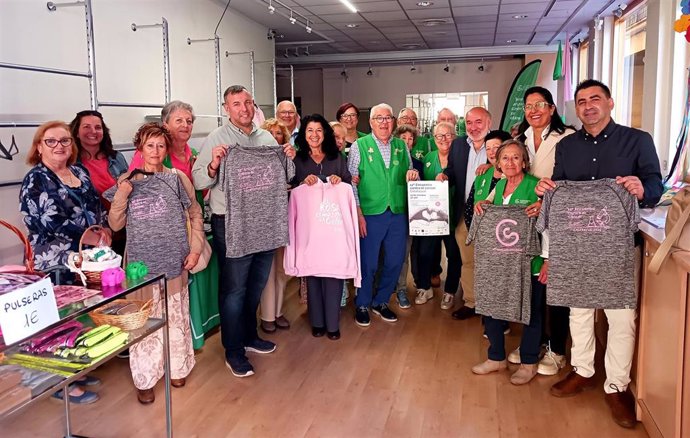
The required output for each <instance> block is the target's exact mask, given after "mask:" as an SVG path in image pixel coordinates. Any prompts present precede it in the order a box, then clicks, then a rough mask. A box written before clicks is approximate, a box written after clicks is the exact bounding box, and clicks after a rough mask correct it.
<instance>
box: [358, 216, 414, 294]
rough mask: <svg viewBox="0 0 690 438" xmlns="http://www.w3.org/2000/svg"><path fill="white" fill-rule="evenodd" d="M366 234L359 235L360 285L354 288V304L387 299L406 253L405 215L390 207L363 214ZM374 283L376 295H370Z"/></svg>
mask: <svg viewBox="0 0 690 438" xmlns="http://www.w3.org/2000/svg"><path fill="white" fill-rule="evenodd" d="M365 219H366V221H367V237H364V238H363V239H360V241H359V242H360V245H359V247H360V253H361V265H362V287H361V288H359V290H358V291H357V298H355V305H356V306H357V307H368V306H370V305H372V306H378V305H380V304H383V303H388V300H389V299H390V297H391V294H392V293H393V291H394V290H395V286H396V285H397V283H398V276H399V275H400V270H401V269H402V264H403V260H404V258H405V257H406V256H407V254H405V250H406V248H407V215H406V214H404V213H401V214H394V213H392V212H391V211H390V210H386V211H385V212H383V213H381V214H377V215H369V216H365ZM382 249H383V269H382V270H381V277H380V279H379V281H378V284H377V285H376V286H374V277H375V275H376V270H377V268H378V266H379V255H380V253H381V250H382ZM374 287H376V295H375V296H374Z"/></svg>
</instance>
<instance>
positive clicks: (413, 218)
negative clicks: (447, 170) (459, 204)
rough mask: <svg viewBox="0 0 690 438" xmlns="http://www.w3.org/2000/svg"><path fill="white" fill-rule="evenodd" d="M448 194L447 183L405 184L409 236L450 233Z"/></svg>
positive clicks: (412, 182) (413, 182) (414, 182)
mask: <svg viewBox="0 0 690 438" xmlns="http://www.w3.org/2000/svg"><path fill="white" fill-rule="evenodd" d="M448 193H449V191H448V181H410V182H408V183H407V207H408V212H409V213H408V214H409V220H410V236H446V235H448V234H449V233H450V217H449V216H450V208H449V200H448Z"/></svg>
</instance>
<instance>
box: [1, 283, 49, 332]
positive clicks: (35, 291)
mask: <svg viewBox="0 0 690 438" xmlns="http://www.w3.org/2000/svg"><path fill="white" fill-rule="evenodd" d="M59 320H60V315H59V314H58V308H57V302H56V301H55V293H54V292H53V284H52V283H51V282H50V278H44V279H43V280H41V281H38V282H36V283H34V284H32V285H30V286H27V287H24V288H21V289H17V290H14V291H12V292H8V293H6V294H3V295H0V328H2V334H3V337H4V339H5V344H6V345H9V344H12V343H15V342H18V341H21V340H22V339H26V338H28V337H29V336H31V335H33V334H34V333H36V332H38V331H40V330H41V329H44V328H45V327H48V326H49V325H50V324H53V323H55V322H57V321H59Z"/></svg>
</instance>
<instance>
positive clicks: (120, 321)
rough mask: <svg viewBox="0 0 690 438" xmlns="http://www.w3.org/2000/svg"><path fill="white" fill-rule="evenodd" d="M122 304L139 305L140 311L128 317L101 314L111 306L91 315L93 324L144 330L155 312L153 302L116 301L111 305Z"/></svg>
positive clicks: (129, 314) (97, 310) (95, 311)
mask: <svg viewBox="0 0 690 438" xmlns="http://www.w3.org/2000/svg"><path fill="white" fill-rule="evenodd" d="M121 303H133V304H139V306H140V307H139V311H137V312H134V313H128V314H126V315H106V314H104V313H101V312H102V311H103V310H106V309H108V307H110V305H108V306H105V307H101V308H99V309H96V310H94V311H93V312H90V313H89V316H90V317H91V319H93V322H94V323H96V325H103V324H109V325H114V326H116V327H120V328H121V329H122V330H136V329H139V328H142V327H143V326H144V324H146V321H147V320H148V319H149V315H151V311H152V310H153V300H148V301H140V300H115V301H113V302H112V303H111V304H121Z"/></svg>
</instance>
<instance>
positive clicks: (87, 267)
mask: <svg viewBox="0 0 690 438" xmlns="http://www.w3.org/2000/svg"><path fill="white" fill-rule="evenodd" d="M89 231H93V232H95V233H98V234H100V235H101V237H102V238H104V237H106V232H105V230H104V229H103V227H101V226H100V225H92V226H90V227H89V228H87V229H86V230H85V231H84V234H82V236H81V239H79V252H78V253H75V254H77V255H76V256H75V255H72V254H70V262H71V263H73V265H74V266H75V267H76V268H77V269H78V270H79V271H80V272H81V273H83V274H84V277H85V278H86V284H85V285H84V286H100V285H101V274H102V273H103V271H105V270H106V269H111V268H118V267H120V265H121V264H122V257H120V256H118V257H117V258H116V259H115V260H109V261H107V262H104V263H99V262H84V255H83V252H84V236H86V235H87V234H88V232H89ZM68 265H69V263H68ZM94 265H98V266H99V268H98V269H93V268H91V267H92V266H94ZM82 282H83V279H82Z"/></svg>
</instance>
